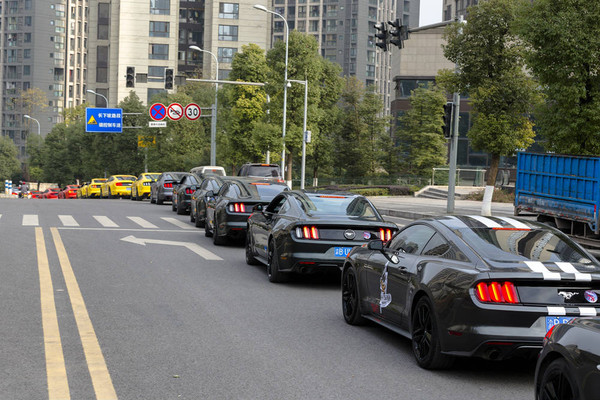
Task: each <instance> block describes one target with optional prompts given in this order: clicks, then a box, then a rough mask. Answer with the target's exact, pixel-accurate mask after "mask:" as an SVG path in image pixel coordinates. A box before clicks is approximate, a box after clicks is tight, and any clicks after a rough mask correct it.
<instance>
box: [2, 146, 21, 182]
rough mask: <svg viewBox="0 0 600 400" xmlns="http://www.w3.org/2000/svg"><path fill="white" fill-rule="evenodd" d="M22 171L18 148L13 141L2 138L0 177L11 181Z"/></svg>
mask: <svg viewBox="0 0 600 400" xmlns="http://www.w3.org/2000/svg"><path fill="white" fill-rule="evenodd" d="M20 171H21V163H20V162H19V159H18V158H17V147H16V146H15V144H14V142H13V141H12V140H11V139H9V138H7V137H5V136H0V177H1V178H2V179H9V178H12V177H13V176H14V175H15V174H18V173H19V172H20Z"/></svg>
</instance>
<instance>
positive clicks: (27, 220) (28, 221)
mask: <svg viewBox="0 0 600 400" xmlns="http://www.w3.org/2000/svg"><path fill="white" fill-rule="evenodd" d="M39 224H40V221H39V218H38V216H37V214H25V215H23V226H38V225H39Z"/></svg>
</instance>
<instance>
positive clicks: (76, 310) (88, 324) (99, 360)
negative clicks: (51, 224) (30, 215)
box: [50, 228, 117, 400]
mask: <svg viewBox="0 0 600 400" xmlns="http://www.w3.org/2000/svg"><path fill="white" fill-rule="evenodd" d="M50 231H51V232H52V238H53V239H54V246H55V247H56V252H57V253H58V260H59V261H60V266H61V268H62V272H63V276H64V278H65V284H66V286H67V291H68V293H69V298H70V299H71V306H72V307H73V314H74V316H75V321H76V323H77V329H79V336H80V337H81V344H82V345H83V352H84V354H85V359H86V361H87V364H88V369H89V371H90V376H91V378H92V384H93V386H94V392H95V393H96V398H97V399H98V400H112V399H115V400H116V399H117V393H116V392H115V388H114V386H113V383H112V380H111V378H110V374H109V372H108V367H107V366H106V361H105V360H104V356H103V355H102V350H101V349H100V343H98V338H97V337H96V333H95V331H94V327H93V325H92V321H91V320H90V316H89V314H88V312H87V308H86V307H85V302H84V301H83V296H82V295H81V290H80V289H79V284H78V283H77V279H76V278H75V274H74V273H73V268H72V267H71V262H70V261H69V257H68V256H67V251H66V250H65V246H64V245H63V242H62V239H61V237H60V234H59V233H58V229H56V228H50Z"/></svg>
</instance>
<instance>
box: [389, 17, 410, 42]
mask: <svg viewBox="0 0 600 400" xmlns="http://www.w3.org/2000/svg"><path fill="white" fill-rule="evenodd" d="M388 23H389V24H390V25H391V26H392V27H394V29H393V30H391V29H390V35H391V36H392V38H391V39H390V44H393V45H394V46H396V47H398V48H399V49H401V48H403V47H404V41H405V40H406V39H408V29H407V28H406V26H403V25H402V24H401V23H400V20H399V19H398V18H396V20H395V21H388Z"/></svg>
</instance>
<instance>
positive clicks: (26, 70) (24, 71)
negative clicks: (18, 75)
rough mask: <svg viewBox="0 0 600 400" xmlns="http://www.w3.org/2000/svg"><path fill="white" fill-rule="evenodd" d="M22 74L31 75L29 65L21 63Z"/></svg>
mask: <svg viewBox="0 0 600 400" xmlns="http://www.w3.org/2000/svg"><path fill="white" fill-rule="evenodd" d="M23 75H31V66H30V65H23Z"/></svg>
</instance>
